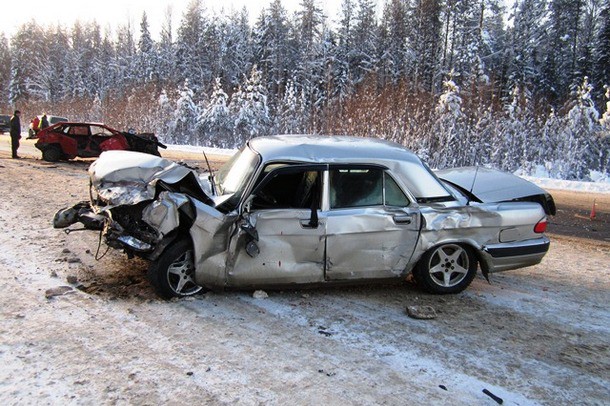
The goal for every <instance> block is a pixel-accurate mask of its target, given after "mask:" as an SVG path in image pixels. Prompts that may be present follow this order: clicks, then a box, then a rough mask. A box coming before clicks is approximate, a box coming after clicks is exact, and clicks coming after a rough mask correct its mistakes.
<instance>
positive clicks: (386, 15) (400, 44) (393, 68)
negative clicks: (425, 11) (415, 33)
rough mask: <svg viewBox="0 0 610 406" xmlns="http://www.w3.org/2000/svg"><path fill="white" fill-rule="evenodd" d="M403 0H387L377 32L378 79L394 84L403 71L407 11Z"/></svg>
mask: <svg viewBox="0 0 610 406" xmlns="http://www.w3.org/2000/svg"><path fill="white" fill-rule="evenodd" d="M406 6H407V5H406V2H405V1H404V0H388V2H387V3H385V6H384V9H383V16H382V19H381V24H380V28H379V30H380V34H379V45H378V46H377V48H378V50H379V57H378V59H379V79H380V81H381V83H382V84H384V85H385V84H390V83H391V84H394V85H396V84H397V83H398V82H399V81H400V80H401V79H402V78H403V77H404V73H405V67H406V66H405V61H406V60H407V53H408V49H407V43H408V42H407V32H408V30H407V26H408V13H407V7H406Z"/></svg>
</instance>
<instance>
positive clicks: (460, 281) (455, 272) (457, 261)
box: [413, 244, 477, 294]
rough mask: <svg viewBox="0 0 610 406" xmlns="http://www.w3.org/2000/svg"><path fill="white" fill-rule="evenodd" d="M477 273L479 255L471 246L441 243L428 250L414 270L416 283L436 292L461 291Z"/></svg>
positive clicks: (430, 291)
mask: <svg viewBox="0 0 610 406" xmlns="http://www.w3.org/2000/svg"><path fill="white" fill-rule="evenodd" d="M476 273H477V258H476V256H475V255H474V254H473V252H472V248H470V247H468V246H465V245H460V244H442V245H439V246H436V247H434V248H432V249H430V250H429V251H428V252H426V253H425V254H424V255H423V256H422V257H421V259H420V260H419V262H418V263H417V266H416V267H415V269H414V270H413V277H414V278H415V281H416V282H417V284H418V285H419V286H420V287H421V288H422V289H424V290H425V291H426V292H429V293H435V294H446V293H459V292H461V291H463V290H464V289H466V288H467V287H468V285H470V283H471V282H472V280H473V279H474V277H475V276H476Z"/></svg>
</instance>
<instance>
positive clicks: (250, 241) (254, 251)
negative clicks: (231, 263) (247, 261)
mask: <svg viewBox="0 0 610 406" xmlns="http://www.w3.org/2000/svg"><path fill="white" fill-rule="evenodd" d="M239 228H241V229H242V230H243V231H244V232H245V233H246V241H247V242H246V254H248V255H249V256H250V257H252V258H256V257H257V256H258V254H260V252H261V250H260V248H259V247H258V244H257V243H256V242H257V241H258V231H256V228H254V226H253V225H252V224H250V222H249V221H247V220H245V219H244V220H243V221H242V222H241V224H240V225H239Z"/></svg>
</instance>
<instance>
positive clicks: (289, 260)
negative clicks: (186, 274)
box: [227, 209, 326, 286]
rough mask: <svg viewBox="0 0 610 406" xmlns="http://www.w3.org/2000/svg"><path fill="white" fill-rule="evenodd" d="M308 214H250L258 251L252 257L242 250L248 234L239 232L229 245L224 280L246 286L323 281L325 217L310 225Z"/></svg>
mask: <svg viewBox="0 0 610 406" xmlns="http://www.w3.org/2000/svg"><path fill="white" fill-rule="evenodd" d="M310 215H311V212H310V210H306V209H277V210H260V211H257V212H253V213H250V214H249V215H248V221H249V222H250V224H252V225H253V226H254V227H255V228H256V231H257V232H258V242H257V244H258V246H259V249H260V254H259V255H257V256H256V257H254V258H252V257H251V256H249V255H248V254H247V253H246V252H245V250H244V248H243V247H244V246H245V243H246V241H247V239H248V236H247V235H246V234H245V233H244V232H243V231H239V232H238V234H237V235H236V237H235V238H233V240H232V244H231V248H230V251H231V254H230V255H231V260H230V263H229V266H228V267H227V268H228V274H227V283H228V284H229V285H231V286H249V285H265V284H285V283H297V284H298V283H310V282H322V281H323V280H324V233H325V229H326V219H325V218H324V217H323V214H320V217H319V224H318V226H317V227H309V226H308V223H309V218H310Z"/></svg>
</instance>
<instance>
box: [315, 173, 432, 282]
mask: <svg viewBox="0 0 610 406" xmlns="http://www.w3.org/2000/svg"><path fill="white" fill-rule="evenodd" d="M328 178H329V182H328V183H329V189H328V190H329V197H328V202H327V204H328V208H329V210H328V211H327V212H326V213H325V217H326V252H327V254H326V256H327V259H326V262H327V264H326V279H327V280H349V279H363V278H366V279H375V278H392V277H398V276H401V275H403V274H404V270H405V268H406V266H407V265H408V263H409V261H410V259H411V256H412V254H413V251H414V249H415V245H416V243H417V240H418V237H419V229H420V224H421V216H420V213H419V210H418V209H417V208H416V207H412V206H415V205H414V204H413V203H412V202H411V201H410V200H409V199H408V197H407V196H406V194H405V193H404V192H403V191H402V190H401V188H400V187H399V186H398V184H397V183H396V181H395V180H394V179H393V177H392V176H391V174H390V173H389V172H388V171H387V170H385V169H384V168H381V167H375V166H366V165H360V166H358V165H350V166H334V167H333V166H331V167H330V169H329V177H328Z"/></svg>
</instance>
